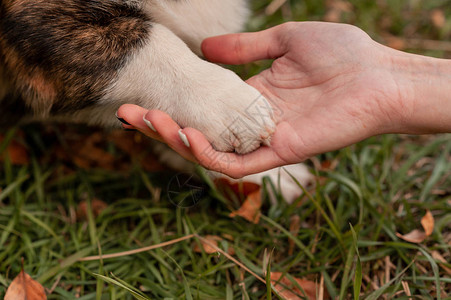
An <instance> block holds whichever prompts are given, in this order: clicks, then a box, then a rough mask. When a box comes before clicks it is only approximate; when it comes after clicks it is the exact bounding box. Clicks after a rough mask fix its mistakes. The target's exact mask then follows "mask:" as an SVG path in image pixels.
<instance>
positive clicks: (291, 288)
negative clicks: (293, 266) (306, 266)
mask: <svg viewBox="0 0 451 300" xmlns="http://www.w3.org/2000/svg"><path fill="white" fill-rule="evenodd" d="M282 275H283V273H280V272H271V282H272V284H273V286H274V289H275V290H276V291H277V293H279V295H280V296H281V297H282V298H283V299H285V300H300V299H305V298H303V297H305V296H307V299H309V300H314V299H316V295H317V289H318V285H317V284H316V283H315V282H312V281H309V280H306V279H300V278H295V280H296V282H297V284H298V285H299V286H300V287H302V289H303V290H304V293H305V296H304V293H303V292H302V291H301V290H300V289H299V288H298V287H297V286H296V285H295V284H294V283H292V282H291V281H290V279H288V278H287V277H282ZM281 277H282V279H281Z"/></svg>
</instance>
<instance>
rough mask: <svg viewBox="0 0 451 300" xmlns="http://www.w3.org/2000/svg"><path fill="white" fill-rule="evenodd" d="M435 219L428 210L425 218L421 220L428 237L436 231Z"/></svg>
mask: <svg viewBox="0 0 451 300" xmlns="http://www.w3.org/2000/svg"><path fill="white" fill-rule="evenodd" d="M434 224H435V223H434V217H433V216H432V214H431V212H430V211H429V210H428V211H427V212H426V214H425V215H424V217H423V218H421V225H422V226H423V228H424V232H425V233H426V236H430V235H431V234H432V232H433V231H434Z"/></svg>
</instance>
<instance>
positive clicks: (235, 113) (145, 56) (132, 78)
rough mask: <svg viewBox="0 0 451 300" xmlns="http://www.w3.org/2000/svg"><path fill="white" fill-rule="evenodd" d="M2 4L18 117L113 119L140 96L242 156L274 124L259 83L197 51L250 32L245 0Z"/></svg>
mask: <svg viewBox="0 0 451 300" xmlns="http://www.w3.org/2000/svg"><path fill="white" fill-rule="evenodd" d="M0 5H1V6H0V88H1V89H0V107H2V110H7V111H8V112H9V119H12V117H13V116H16V117H20V118H23V116H24V115H25V114H28V115H29V116H30V117H27V119H28V120H30V119H49V118H52V119H61V120H64V121H70V122H86V123H90V124H100V125H107V126H110V125H116V122H117V121H116V120H115V118H114V113H115V111H116V110H117V109H118V107H119V106H120V105H121V104H124V103H133V104H137V105H140V106H143V107H145V108H148V109H160V110H163V111H165V112H167V113H168V114H169V115H171V117H172V118H173V119H174V120H176V121H177V122H178V123H179V124H180V125H181V126H182V127H185V126H190V127H194V128H197V129H199V130H201V131H202V132H203V133H204V134H205V135H206V137H207V138H208V139H209V140H210V141H211V142H212V143H213V144H214V146H215V147H216V148H217V149H218V150H223V151H237V152H239V153H246V152H250V151H252V150H254V149H256V148H257V147H259V146H260V144H261V143H265V142H268V141H269V138H270V136H271V134H272V132H273V131H274V128H275V125H274V120H273V115H272V111H271V107H270V105H269V104H268V102H267V101H266V99H265V98H264V97H262V96H261V95H260V93H259V92H258V91H257V90H255V89H254V88H252V87H250V86H249V85H247V84H245V83H244V82H243V81H242V80H241V79H240V78H239V77H238V76H236V75H235V74H234V73H233V72H231V71H228V70H226V69H223V68H221V67H219V66H217V65H215V64H211V63H208V62H206V61H204V60H202V59H200V58H199V57H198V56H197V55H199V54H200V44H201V42H202V40H203V39H204V38H206V37H209V36H214V35H220V34H225V33H229V32H236V31H239V30H240V29H242V27H243V25H244V23H245V20H246V18H247V15H248V9H247V6H246V2H245V1H243V0H228V1H223V0H183V1H181V0H141V1H140V0H67V1H64V2H63V1H57V0H2V2H1V4H0ZM196 54H197V55H196ZM253 106H254V108H258V115H259V118H258V119H256V118H254V117H253V116H252V114H250V113H249V112H250V111H252V109H253ZM4 121H5V120H4ZM8 121H9V122H11V121H12V122H14V121H13V120H8Z"/></svg>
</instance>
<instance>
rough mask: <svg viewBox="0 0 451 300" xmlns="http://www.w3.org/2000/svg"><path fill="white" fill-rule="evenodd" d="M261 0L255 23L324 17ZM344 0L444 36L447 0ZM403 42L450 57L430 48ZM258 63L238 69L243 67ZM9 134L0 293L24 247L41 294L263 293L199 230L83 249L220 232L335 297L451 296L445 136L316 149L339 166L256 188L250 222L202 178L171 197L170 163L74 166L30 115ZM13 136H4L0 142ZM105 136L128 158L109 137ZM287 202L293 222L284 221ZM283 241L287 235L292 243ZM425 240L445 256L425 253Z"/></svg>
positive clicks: (392, 26) (256, 264)
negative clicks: (299, 181) (84, 205)
mask: <svg viewBox="0 0 451 300" xmlns="http://www.w3.org/2000/svg"><path fill="white" fill-rule="evenodd" d="M269 2H270V1H262V0H260V1H253V8H254V11H255V16H254V17H253V18H252V20H251V22H250V25H249V26H250V30H256V29H258V28H265V27H268V26H272V25H276V24H278V23H281V22H283V21H288V20H322V19H323V18H324V15H325V14H326V12H327V7H326V6H325V1H313V0H312V1H294V0H293V1H288V2H287V4H285V6H284V7H282V8H281V9H280V10H278V11H276V12H275V13H274V14H272V15H270V16H267V15H265V14H264V12H263V9H264V7H265V5H267V4H268V3H269ZM350 2H352V3H353V7H352V9H351V11H349V12H346V13H344V14H343V15H342V17H341V18H342V21H346V22H350V23H353V24H356V25H358V26H360V27H362V28H364V29H365V30H367V31H368V32H369V33H370V34H371V35H372V36H373V37H374V38H375V39H376V40H379V41H384V39H385V37H386V35H387V34H391V35H394V36H401V37H403V38H406V39H421V40H430V39H442V40H444V41H446V40H449V39H450V37H451V33H450V32H451V23H450V22H451V21H450V18H449V16H450V15H451V11H450V9H451V5H450V4H451V3H450V1H432V0H431V1H427V2H426V1H401V0H398V1H385V2H387V4H386V7H380V4H376V3H379V2H378V1H357V0H356V1H350ZM382 2H384V1H380V3H382ZM406 8H407V11H406V10H404V11H403V10H402V9H406ZM433 9H442V10H443V11H444V12H445V15H446V16H448V20H447V24H446V25H445V26H444V27H442V28H437V27H434V26H433V25H432V24H431V22H430V19H429V17H428V16H429V13H428V12H430V11H432V10H433ZM406 50H408V51H413V52H417V53H423V54H430V55H435V56H439V57H448V58H449V57H450V53H449V52H445V51H435V50H433V49H429V48H428V49H423V48H421V47H418V48H408V49H406ZM266 65H267V62H265V63H256V64H252V65H248V66H245V67H239V68H236V70H237V71H239V72H240V74H241V75H242V76H243V77H247V76H250V75H252V74H254V73H255V72H258V71H259V70H260V69H261V68H263V67H265V66H266ZM44 128H46V127H44ZM40 129H41V130H42V128H41V127H40ZM81 131H82V132H84V131H83V130H81ZM55 132H59V131H55ZM63 133H64V131H63ZM8 134H9V135H8ZM89 134H91V132H89V131H88V132H86V133H85V135H86V136H88V135H89ZM6 136H7V137H8V136H10V137H11V138H13V139H15V140H17V141H19V142H21V143H23V144H25V145H27V146H26V147H27V149H28V151H29V152H30V156H31V162H30V163H29V164H26V165H23V166H20V165H13V164H12V163H10V160H8V159H6V160H4V162H3V164H2V167H1V169H0V191H1V192H0V298H2V297H3V296H4V293H5V291H6V289H7V287H8V285H9V284H10V282H11V280H12V279H13V278H14V277H15V276H16V275H17V274H18V273H19V272H20V269H21V258H24V268H25V271H26V272H27V273H29V274H30V275H31V276H32V277H33V278H35V279H37V280H38V281H40V282H41V283H42V284H43V285H44V286H45V287H46V288H48V289H52V293H51V294H50V295H49V299H134V298H133V297H136V299H147V298H150V299H164V298H174V299H179V298H181V299H265V298H266V297H268V289H267V286H266V285H265V284H264V283H262V282H261V281H259V280H258V279H257V278H256V277H255V276H253V275H251V274H250V273H248V272H245V271H244V269H243V268H241V267H240V266H239V265H238V264H237V263H236V262H234V261H232V260H230V259H229V258H227V257H226V256H225V255H223V254H221V255H217V254H206V253H196V252H194V251H193V248H194V245H195V244H196V243H199V240H198V239H197V238H192V239H189V240H186V241H182V242H179V243H176V244H173V245H170V246H166V247H163V248H159V249H155V250H150V251H146V252H142V253H137V254H134V255H127V256H122V257H118V258H112V259H105V260H102V261H86V262H80V261H79V259H80V258H82V257H85V256H90V255H98V254H109V253H116V252H121V251H127V250H133V249H138V248H141V247H145V246H150V245H155V244H159V243H162V242H165V241H170V240H173V239H176V238H180V237H185V236H188V235H191V234H197V235H199V236H206V235H218V236H227V237H228V238H226V239H224V241H222V242H220V243H219V246H220V247H221V248H222V249H227V248H229V247H233V248H234V249H235V252H236V254H235V255H234V256H233V257H234V258H235V259H236V260H237V261H238V262H240V263H241V264H243V265H245V266H246V268H248V269H249V270H251V271H253V272H255V273H256V274H257V275H258V276H259V277H261V278H263V279H265V271H266V270H269V269H270V270H271V271H277V272H286V273H287V274H289V275H287V276H288V277H290V278H292V277H296V278H307V279H310V280H312V281H318V282H320V280H321V278H322V279H323V280H324V286H325V289H326V290H327V292H328V294H329V295H330V296H332V298H342V299H352V298H354V299H359V298H363V299H381V298H385V299H391V298H399V299H409V297H407V296H406V294H405V293H404V292H403V285H402V283H403V282H404V284H407V285H408V287H409V289H410V292H411V294H412V295H413V297H414V298H415V299H436V298H439V294H437V291H438V290H440V291H442V293H443V295H442V296H443V297H442V299H443V298H444V297H446V296H447V297H450V296H451V293H450V291H451V279H450V274H448V273H446V270H445V269H444V268H443V266H445V267H448V268H451V264H450V261H451V246H450V245H451V226H450V224H451V189H450V187H451V156H450V153H451V136H450V135H437V136H426V137H411V136H398V135H386V136H381V137H375V138H371V139H369V140H367V141H364V142H361V143H359V144H357V145H354V146H352V147H349V148H346V149H343V150H341V151H336V152H333V153H327V154H323V155H321V156H319V157H318V159H319V160H320V161H323V162H324V161H329V162H334V161H337V162H338V165H337V167H336V168H335V169H333V170H327V169H326V170H319V169H317V168H315V165H317V164H313V163H311V162H309V164H310V166H311V170H312V172H313V173H315V174H316V175H317V178H318V184H317V185H316V188H315V189H314V190H309V191H308V195H307V194H304V196H303V197H301V198H299V199H298V200H299V201H297V202H296V203H295V204H293V205H288V204H286V203H285V202H284V201H283V199H281V201H279V202H277V203H276V204H271V203H270V202H269V200H268V199H267V198H265V200H264V205H263V208H262V214H263V216H262V218H261V220H260V222H259V224H250V223H248V222H247V221H245V220H244V219H240V218H235V219H231V218H229V217H228V215H229V213H230V210H231V209H232V208H236V207H233V204H230V203H229V202H227V201H226V200H224V199H225V198H224V196H223V195H221V194H220V192H219V191H217V190H216V189H215V188H211V187H210V188H208V189H206V192H207V193H205V194H204V195H203V198H202V200H201V201H200V202H199V203H198V204H197V205H195V206H193V207H190V208H177V207H176V206H174V205H173V204H172V203H171V201H169V199H168V197H167V193H166V192H167V184H168V179H170V178H171V177H172V176H173V175H174V174H173V173H171V172H169V171H164V172H163V171H161V172H146V171H144V170H143V168H142V167H141V166H140V165H138V164H135V165H133V167H132V168H129V169H128V171H126V172H124V171H119V170H117V171H111V170H105V169H101V168H97V169H82V168H78V167H76V166H75V165H73V164H71V163H70V162H67V161H65V160H62V159H60V160H58V159H55V157H56V155H55V151H54V150H52V149H53V148H52V147H50V146H48V143H49V141H48V139H47V136H46V135H44V134H41V133H40V130H37V129H33V128H29V127H27V128H25V129H24V136H18V135H17V134H16V131H15V129H11V130H9V131H7V132H6ZM82 136H83V135H82ZM65 140H66V139H65V137H64V136H63V137H61V136H59V137H58V139H56V141H52V143H53V144H55V143H56V144H62V145H63V144H64V141H65ZM9 142H10V140H9V139H8V138H6V139H4V140H3V142H1V143H0V153H4V150H5V148H6V146H7V145H8V144H9ZM104 147H105V151H106V152H107V153H110V154H111V155H113V156H115V157H118V160H119V159H120V160H126V158H124V157H123V155H122V156H121V151H120V150H119V149H117V147H115V145H114V144H111V143H107V144H106V145H105V146H104ZM206 185H208V183H207V184H206ZM266 188H267V189H271V188H272V187H271V186H270V185H268V186H266ZM300 190H301V189H300ZM306 192H307V191H306ZM94 199H101V200H103V201H105V202H107V204H108V207H107V208H106V210H105V211H103V213H101V214H100V215H99V216H97V217H95V216H94V214H93V213H92V212H91V213H88V216H87V219H85V220H80V219H76V218H75V217H74V214H75V211H76V209H77V206H78V203H79V202H81V201H83V200H87V201H88V202H90V201H93V200H94ZM427 210H430V211H431V212H432V214H433V216H434V219H435V229H434V231H433V233H432V235H431V236H430V237H428V238H427V239H426V240H425V241H424V242H423V243H421V244H412V243H408V242H404V241H402V240H401V239H399V238H398V237H397V236H396V233H397V232H399V233H402V234H405V233H408V232H410V231H411V230H413V229H421V224H420V220H421V218H422V216H423V215H424V214H425V212H426V211H427ZM294 215H297V216H299V218H300V221H301V224H302V226H301V228H300V229H299V230H298V231H297V232H295V233H292V232H290V231H289V228H290V219H291V217H292V216H294ZM290 240H291V241H293V242H294V247H295V248H294V249H295V251H294V252H293V254H291V255H290V254H289V248H290ZM265 253H272V254H271V256H270V257H271V261H270V263H269V264H268V263H266V264H265V263H264V260H265V259H266V258H267V257H268V255H265ZM434 253H440V254H441V256H443V257H444V258H445V259H446V260H447V262H448V263H446V264H442V263H440V262H439V261H438V260H436V259H434V258H433V257H436V256H434V255H433V254H434ZM386 274H389V277H387V276H386ZM445 293H447V294H445ZM269 294H270V293H269ZM272 297H273V298H274V299H277V295H275V294H272ZM411 299H412V298H411Z"/></svg>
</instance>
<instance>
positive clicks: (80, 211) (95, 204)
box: [77, 198, 108, 219]
mask: <svg viewBox="0 0 451 300" xmlns="http://www.w3.org/2000/svg"><path fill="white" fill-rule="evenodd" d="M91 207H92V213H93V214H94V217H97V216H98V215H100V214H101V213H102V211H104V210H105V209H106V208H107V207H108V204H106V203H105V202H103V201H102V200H99V199H95V198H94V199H92V200H91ZM87 209H88V202H87V201H86V200H85V201H81V202H80V203H79V204H78V207H77V218H78V219H87V217H88V210H87Z"/></svg>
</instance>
